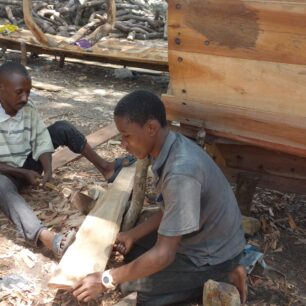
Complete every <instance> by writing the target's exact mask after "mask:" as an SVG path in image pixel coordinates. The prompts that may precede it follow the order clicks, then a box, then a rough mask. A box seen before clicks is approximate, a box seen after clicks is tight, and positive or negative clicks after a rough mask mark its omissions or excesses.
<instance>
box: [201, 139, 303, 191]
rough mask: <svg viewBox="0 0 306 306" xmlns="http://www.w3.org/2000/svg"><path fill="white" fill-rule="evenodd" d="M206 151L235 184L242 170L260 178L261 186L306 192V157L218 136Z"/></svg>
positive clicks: (259, 183) (207, 146) (259, 184)
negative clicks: (233, 141) (224, 139)
mask: <svg viewBox="0 0 306 306" xmlns="http://www.w3.org/2000/svg"><path fill="white" fill-rule="evenodd" d="M206 150H207V152H208V153H209V155H210V156H211V157H212V158H213V159H214V161H215V162H216V163H217V164H218V165H219V167H220V168H221V169H222V170H223V172H224V174H225V175H226V177H227V178H228V180H229V181H231V182H232V183H236V182H237V177H238V176H239V175H241V173H243V174H245V175H249V176H251V177H259V178H260V180H259V182H258V186H259V187H263V188H270V189H275V190H279V191H282V192H295V193H302V194H303V193H305V184H306V158H305V157H304V158H301V157H297V156H293V155H290V154H285V153H281V152H274V151H270V150H266V149H263V148H259V147H255V146H249V145H245V144H243V143H240V144H239V143H230V142H228V141H225V142H224V141H223V139H220V140H219V139H217V140H216V142H215V143H213V144H212V145H208V144H206Z"/></svg>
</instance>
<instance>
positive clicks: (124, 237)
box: [114, 232, 135, 255]
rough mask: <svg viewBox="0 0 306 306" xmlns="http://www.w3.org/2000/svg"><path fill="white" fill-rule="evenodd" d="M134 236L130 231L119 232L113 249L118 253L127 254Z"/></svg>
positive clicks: (132, 243)
mask: <svg viewBox="0 0 306 306" xmlns="http://www.w3.org/2000/svg"><path fill="white" fill-rule="evenodd" d="M134 242H135V240H134V238H133V236H132V234H131V232H121V233H119V234H118V236H117V239H116V242H115V245H114V249H115V250H116V251H118V252H119V253H120V254H122V255H125V254H127V253H128V252H129V251H130V250H131V249H132V247H133V245H134Z"/></svg>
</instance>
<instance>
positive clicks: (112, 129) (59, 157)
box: [52, 122, 119, 170]
mask: <svg viewBox="0 0 306 306" xmlns="http://www.w3.org/2000/svg"><path fill="white" fill-rule="evenodd" d="M118 134H119V132H118V130H117V128H116V125H115V123H114V122H112V123H111V124H109V125H107V126H105V127H104V128H102V129H100V130H98V131H97V132H94V133H92V134H90V135H89V136H87V137H86V138H87V141H88V143H89V144H90V146H91V147H92V148H95V147H97V146H98V145H100V144H102V143H104V142H106V141H108V140H109V139H111V138H113V137H115V136H116V135H118ZM80 157H82V155H81V154H76V153H73V152H72V151H70V150H69V149H68V148H64V149H60V150H59V151H57V152H55V153H54V154H53V156H52V170H55V169H57V168H59V167H62V166H63V165H65V164H67V163H69V162H71V161H74V160H76V159H78V158H80Z"/></svg>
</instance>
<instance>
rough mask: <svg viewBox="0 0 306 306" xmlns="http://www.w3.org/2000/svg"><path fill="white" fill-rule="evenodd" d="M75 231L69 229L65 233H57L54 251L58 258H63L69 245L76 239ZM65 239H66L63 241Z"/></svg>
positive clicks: (54, 240) (53, 246)
mask: <svg viewBox="0 0 306 306" xmlns="http://www.w3.org/2000/svg"><path fill="white" fill-rule="evenodd" d="M75 235H76V232H75V231H73V230H72V231H69V232H68V233H66V234H65V235H63V234H61V233H57V234H55V236H54V238H53V241H52V252H53V254H54V256H55V257H56V258H58V259H59V258H61V257H62V256H63V255H64V253H65V252H66V250H67V249H68V247H69V246H70V245H71V244H72V242H73V241H74V240H75ZM63 239H65V241H63Z"/></svg>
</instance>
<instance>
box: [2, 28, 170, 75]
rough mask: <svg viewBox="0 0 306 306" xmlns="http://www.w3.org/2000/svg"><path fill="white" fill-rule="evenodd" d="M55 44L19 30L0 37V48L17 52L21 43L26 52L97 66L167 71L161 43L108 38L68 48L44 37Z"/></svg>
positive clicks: (61, 40) (60, 41) (164, 46)
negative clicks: (81, 61) (52, 44)
mask: <svg viewBox="0 0 306 306" xmlns="http://www.w3.org/2000/svg"><path fill="white" fill-rule="evenodd" d="M45 36H46V37H47V38H48V39H49V40H50V39H52V40H54V41H55V42H56V44H57V46H56V47H51V46H45V45H40V44H38V43H37V42H36V41H35V40H34V39H33V35H32V34H31V32H30V31H27V30H20V31H17V32H14V33H11V34H10V35H9V36H2V35H0V46H6V47H7V48H11V49H15V50H20V42H24V43H25V44H26V48H27V50H28V51H29V52H36V53H43V54H53V55H58V56H60V55H63V56H65V57H72V58H79V59H84V60H95V61H99V62H107V63H114V64H119V65H130V66H135V67H141V68H150V69H155V70H160V71H167V70H168V43H167V41H163V40H157V41H156V40H152V41H136V40H135V41H128V40H126V39H117V38H107V39H105V40H101V41H100V42H98V43H97V44H95V45H94V46H93V47H92V48H90V49H82V48H80V47H78V46H74V45H69V44H68V43H67V38H65V37H62V36H55V35H50V34H45Z"/></svg>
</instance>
